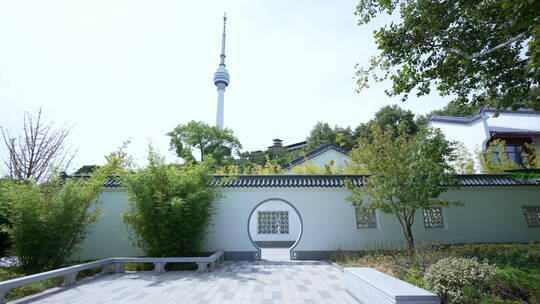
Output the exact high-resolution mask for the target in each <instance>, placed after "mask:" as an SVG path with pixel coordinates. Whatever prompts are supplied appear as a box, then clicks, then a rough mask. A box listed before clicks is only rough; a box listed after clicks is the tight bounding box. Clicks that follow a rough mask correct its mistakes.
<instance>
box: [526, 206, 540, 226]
mask: <svg viewBox="0 0 540 304" xmlns="http://www.w3.org/2000/svg"><path fill="white" fill-rule="evenodd" d="M523 215H525V221H527V225H528V226H534V227H540V207H523Z"/></svg>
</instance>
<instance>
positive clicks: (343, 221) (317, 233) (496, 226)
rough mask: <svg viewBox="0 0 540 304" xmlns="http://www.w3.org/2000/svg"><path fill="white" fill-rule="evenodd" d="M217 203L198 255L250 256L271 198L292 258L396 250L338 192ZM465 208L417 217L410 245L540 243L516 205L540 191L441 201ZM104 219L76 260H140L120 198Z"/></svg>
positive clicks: (383, 228) (397, 242)
mask: <svg viewBox="0 0 540 304" xmlns="http://www.w3.org/2000/svg"><path fill="white" fill-rule="evenodd" d="M223 195H224V196H223V198H221V199H220V200H218V201H217V202H216V208H217V209H216V213H215V215H214V217H213V220H212V224H211V226H210V227H209V231H208V236H207V240H206V244H205V246H204V249H205V250H206V251H213V250H217V249H225V250H227V251H231V252H254V251H257V248H256V247H255V246H254V245H253V243H252V241H251V240H250V238H249V232H248V220H249V216H250V213H251V212H252V210H253V209H254V208H255V207H256V206H257V205H258V204H259V203H261V202H263V201H265V200H268V199H272V198H277V199H282V200H285V201H287V202H289V203H290V204H292V205H293V206H294V207H295V208H296V209H297V210H298V212H299V214H300V217H301V220H302V223H303V228H302V234H301V238H300V240H299V242H298V243H297V244H296V246H295V247H294V248H293V250H294V251H300V252H301V251H304V252H312V251H332V250H336V249H350V250H355V249H358V250H362V249H364V250H369V249H379V248H389V247H396V246H403V245H404V241H403V232H402V230H401V227H400V225H399V223H398V221H397V220H396V219H395V218H394V217H393V216H392V215H388V214H384V213H382V212H380V211H377V218H378V228H376V229H357V227H356V220H355V212H354V207H353V206H351V204H350V202H348V201H347V200H346V198H347V197H348V196H349V192H348V191H347V190H346V189H343V188H338V189H336V188H228V189H223ZM443 197H444V198H446V199H449V200H460V201H461V202H462V203H463V204H464V206H459V207H450V208H443V217H444V222H445V227H444V228H440V229H427V228H424V225H423V217H422V214H421V212H418V213H417V214H416V217H415V224H414V226H413V232H414V236H415V238H416V241H417V243H422V242H441V243H469V242H532V241H534V242H540V228H538V227H527V224H526V222H525V218H524V216H523V210H522V207H523V206H540V199H539V198H540V187H471V188H462V189H459V190H451V191H448V192H447V193H444V194H443ZM101 198H102V201H103V203H104V205H105V210H106V215H105V216H104V217H103V218H102V219H101V220H100V221H99V222H98V223H97V224H96V225H95V227H94V229H93V233H92V234H91V235H90V236H89V237H88V238H87V239H86V240H85V242H84V244H83V245H82V250H81V252H80V254H79V255H78V259H99V258H105V257H112V256H137V255H140V254H141V253H140V252H139V250H137V249H135V248H134V247H133V246H132V245H131V242H130V241H129V240H128V235H127V230H126V229H125V227H124V225H123V223H122V219H121V215H120V211H121V210H125V209H127V202H126V195H125V193H124V192H119V191H112V192H111V191H109V192H105V193H103V194H102V196H101Z"/></svg>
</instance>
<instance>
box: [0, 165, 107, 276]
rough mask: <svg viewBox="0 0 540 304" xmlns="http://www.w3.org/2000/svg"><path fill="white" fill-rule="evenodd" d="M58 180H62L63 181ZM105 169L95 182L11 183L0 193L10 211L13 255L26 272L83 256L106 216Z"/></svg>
mask: <svg viewBox="0 0 540 304" xmlns="http://www.w3.org/2000/svg"><path fill="white" fill-rule="evenodd" d="M57 176H58V175H57ZM105 177H106V171H105V169H101V170H98V171H96V172H95V173H94V175H93V176H91V177H90V178H66V177H56V178H53V179H51V180H50V181H49V182H47V183H41V184H36V183H35V182H33V181H26V183H21V182H18V181H9V182H7V183H4V184H3V185H2V186H1V187H2V189H0V192H1V193H2V195H0V196H2V197H3V200H4V201H5V202H7V204H8V205H9V212H7V213H6V217H7V219H8V222H9V225H7V224H6V225H3V227H2V228H3V230H5V231H7V232H8V234H9V236H10V241H11V244H12V245H11V254H13V255H15V256H17V257H18V259H19V262H20V266H21V267H22V268H23V269H26V270H32V271H40V270H45V269H52V268H57V267H59V266H62V265H63V264H64V263H65V262H66V261H67V259H68V258H69V257H71V256H72V255H73V254H74V253H75V251H76V250H77V246H78V245H80V244H81V243H82V241H83V240H84V239H85V237H86V236H87V235H88V234H89V233H90V231H91V227H92V224H94V223H95V222H96V221H97V220H98V219H99V218H100V217H101V215H102V208H101V205H100V203H99V201H98V195H99V194H100V193H101V192H102V191H103V183H104V181H105Z"/></svg>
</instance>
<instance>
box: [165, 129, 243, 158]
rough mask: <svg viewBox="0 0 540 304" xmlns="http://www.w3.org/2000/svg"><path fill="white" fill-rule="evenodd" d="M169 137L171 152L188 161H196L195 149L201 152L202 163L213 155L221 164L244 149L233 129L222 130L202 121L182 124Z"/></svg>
mask: <svg viewBox="0 0 540 304" xmlns="http://www.w3.org/2000/svg"><path fill="white" fill-rule="evenodd" d="M167 135H168V136H169V137H170V138H171V141H170V148H171V150H172V151H175V152H176V155H178V157H181V158H183V159H184V160H186V161H195V156H194V155H193V149H197V150H199V157H200V160H201V161H204V158H205V156H207V155H212V157H213V158H214V160H216V161H217V162H218V163H221V162H222V161H223V160H224V158H225V157H226V156H228V155H230V154H231V152H232V151H233V150H235V151H237V150H238V149H241V148H242V145H241V144H240V141H239V140H238V138H236V137H235V136H234V135H233V131H232V130H231V129H228V128H225V129H223V130H222V129H220V128H218V127H216V126H210V125H208V124H206V123H204V122H202V121H190V122H189V123H188V124H186V125H182V124H180V125H178V126H177V127H176V128H174V130H173V131H171V132H169V133H167Z"/></svg>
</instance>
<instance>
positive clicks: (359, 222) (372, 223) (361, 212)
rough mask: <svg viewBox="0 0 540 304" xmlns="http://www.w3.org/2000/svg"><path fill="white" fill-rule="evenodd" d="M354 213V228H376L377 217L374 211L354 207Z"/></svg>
mask: <svg viewBox="0 0 540 304" xmlns="http://www.w3.org/2000/svg"><path fill="white" fill-rule="evenodd" d="M355 212H356V228H358V229H365V228H377V217H376V216H375V210H369V209H365V208H360V207H355Z"/></svg>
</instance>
